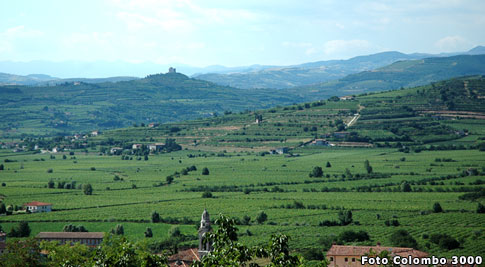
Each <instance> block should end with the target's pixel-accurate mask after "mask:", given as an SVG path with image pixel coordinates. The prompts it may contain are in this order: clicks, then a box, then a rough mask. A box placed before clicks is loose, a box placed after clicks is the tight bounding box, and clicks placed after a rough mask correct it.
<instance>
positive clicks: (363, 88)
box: [288, 55, 485, 99]
mask: <svg viewBox="0 0 485 267" xmlns="http://www.w3.org/2000/svg"><path fill="white" fill-rule="evenodd" d="M477 74H485V55H462V56H452V57H435V58H425V59H420V60H408V61H399V62H396V63H393V64H391V65H389V66H385V67H382V68H379V69H376V70H371V71H364V72H360V73H356V74H351V75H348V76H346V77H344V78H342V79H340V80H338V81H331V82H326V83H320V84H315V85H309V86H303V87H296V88H291V89H288V91H289V92H292V93H300V94H302V95H305V96H306V97H314V98H315V99H321V98H326V97H330V96H332V95H352V94H360V93H363V92H372V91H383V90H390V89H399V88H401V87H414V86H419V85H425V84H428V83H431V82H436V81H440V80H445V79H450V78H453V77H460V76H465V75H477Z"/></svg>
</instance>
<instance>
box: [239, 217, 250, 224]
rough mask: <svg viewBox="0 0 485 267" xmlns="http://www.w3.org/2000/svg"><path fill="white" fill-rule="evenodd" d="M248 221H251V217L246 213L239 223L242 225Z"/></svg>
mask: <svg viewBox="0 0 485 267" xmlns="http://www.w3.org/2000/svg"><path fill="white" fill-rule="evenodd" d="M250 222H251V217H249V216H248V215H244V217H243V219H242V221H241V223H242V224H244V225H249V223H250Z"/></svg>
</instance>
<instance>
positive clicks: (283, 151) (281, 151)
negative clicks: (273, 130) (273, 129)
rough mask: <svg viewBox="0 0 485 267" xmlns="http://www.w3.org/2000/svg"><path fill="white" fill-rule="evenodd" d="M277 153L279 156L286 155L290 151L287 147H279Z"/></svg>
mask: <svg viewBox="0 0 485 267" xmlns="http://www.w3.org/2000/svg"><path fill="white" fill-rule="evenodd" d="M275 151H276V153H278V154H286V153H288V151H289V149H288V148H287V147H279V148H277V149H276V150H275Z"/></svg>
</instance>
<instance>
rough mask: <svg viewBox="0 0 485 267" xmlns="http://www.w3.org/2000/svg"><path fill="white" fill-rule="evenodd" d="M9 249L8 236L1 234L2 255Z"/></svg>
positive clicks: (0, 248)
mask: <svg viewBox="0 0 485 267" xmlns="http://www.w3.org/2000/svg"><path fill="white" fill-rule="evenodd" d="M6 247H7V234H5V233H4V232H0V255H2V254H3V253H5V249H6Z"/></svg>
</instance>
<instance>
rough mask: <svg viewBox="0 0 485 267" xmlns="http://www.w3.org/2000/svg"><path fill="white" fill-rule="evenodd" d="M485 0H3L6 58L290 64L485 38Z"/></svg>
mask: <svg viewBox="0 0 485 267" xmlns="http://www.w3.org/2000/svg"><path fill="white" fill-rule="evenodd" d="M484 14H485V1H483V0H463V1H460V0H429V1H426V0H403V1H365V0H363V1H344V0H340V1H332V0H322V1H303V0H299V1H290V0H275V1H273V0H271V1H262V0H257V1H253V0H244V1H227V0H223V1H211V0H201V1H196V0H181V1H176V0H160V1H155V0H139V1H135V0H94V1H89V0H83V1H65V0H63V1H50V0H45V1H37V0H33V1H23V0H15V1H2V2H1V3H0V18H1V19H0V61H6V60H10V61H31V60H51V61H65V60H82V61H100V60H103V61H104V60H106V61H116V60H122V61H129V62H155V63H159V64H168V63H175V62H176V63H184V64H190V65H194V66H207V65H214V64H221V65H226V66H241V65H250V64H274V65H289V64H297V63H303V62H309V61H318V60H328V59H345V58H350V57H353V56H357V55H363V54H371V53H376V52H381V51H389V50H397V51H401V52H405V53H412V52H424V53H439V52H451V51H464V50H468V49H471V48H473V47H474V46H476V45H485V34H484V29H485V15H484Z"/></svg>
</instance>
